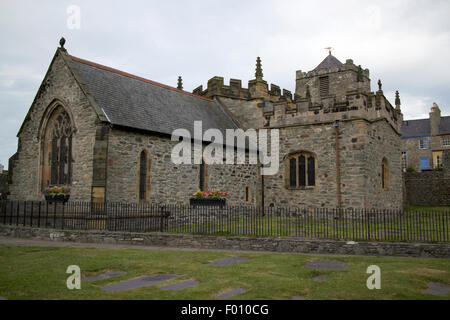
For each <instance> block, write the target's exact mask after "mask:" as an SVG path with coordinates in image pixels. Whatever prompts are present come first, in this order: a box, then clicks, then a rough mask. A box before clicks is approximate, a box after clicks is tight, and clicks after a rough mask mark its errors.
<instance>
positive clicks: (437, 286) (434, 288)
mask: <svg viewBox="0 0 450 320" xmlns="http://www.w3.org/2000/svg"><path fill="white" fill-rule="evenodd" d="M427 285H428V289H427V290H425V291H424V293H428V294H432V295H435V296H438V295H443V294H447V293H449V292H450V287H449V286H446V285H445V284H442V283H438V282H428V283H427Z"/></svg>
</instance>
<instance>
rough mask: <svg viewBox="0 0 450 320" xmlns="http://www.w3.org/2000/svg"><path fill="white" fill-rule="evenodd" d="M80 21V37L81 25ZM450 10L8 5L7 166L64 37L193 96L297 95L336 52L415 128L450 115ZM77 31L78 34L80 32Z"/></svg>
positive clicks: (3, 74)
mask: <svg viewBox="0 0 450 320" xmlns="http://www.w3.org/2000/svg"><path fill="white" fill-rule="evenodd" d="M71 5H76V6H78V8H79V9H80V25H79V26H80V28H79V29H77V28H73V27H74V26H75V27H76V24H75V23H76V20H73V17H74V12H73V11H71V12H69V13H68V8H69V7H70V6H71ZM449 15H450V1H449V0H443V1H437V0H432V1H430V0H424V1H405V0H402V1H400V0H389V1H279V0H278V1H261V0H258V1H248V0H239V1H233V0H226V1H213V0H208V1H195V0H190V1H181V0H179V1H170V0H164V1H161V0H158V1H134V0H130V1H124V0H121V1H76V0H74V1H61V0H53V1H49V0H39V1H35V0H33V1H24V0H14V1H13V0H10V1H5V0H0V44H1V45H0V111H1V116H0V164H3V165H5V166H7V163H8V158H9V157H10V156H11V155H13V154H14V152H15V151H16V149H17V138H16V135H17V132H18V130H19V128H20V126H21V124H22V122H23V119H24V117H25V115H26V113H27V111H28V109H29V108H30V105H31V103H32V101H33V99H34V96H35V95H36V93H37V90H38V88H39V85H40V83H41V81H42V80H43V77H44V75H45V72H46V71H47V68H48V66H49V64H50V62H51V59H52V57H53V55H54V53H55V50H56V48H57V46H58V42H59V39H60V37H61V36H64V37H65V38H66V40H67V42H66V46H65V47H66V48H67V50H68V52H69V53H70V54H71V55H74V56H77V57H80V58H84V59H87V60H91V61H94V62H97V63H100V64H104V65H107V66H110V67H113V68H116V69H120V70H123V71H126V72H129V73H133V74H136V75H139V76H142V77H144V78H148V79H151V80H155V81H158V82H162V83H164V84H168V85H172V86H176V83H177V78H178V76H179V75H181V76H182V77H183V83H184V89H185V90H187V91H192V90H193V89H194V88H196V87H197V86H199V85H201V84H202V85H203V86H204V87H205V86H206V83H207V80H208V79H210V78H211V77H213V76H223V77H224V78H225V83H226V84H228V82H229V79H230V78H236V79H242V81H243V85H244V84H245V86H247V81H248V80H250V79H253V78H254V73H255V60H256V57H257V56H260V57H261V60H262V67H263V73H264V79H265V80H267V81H268V82H269V83H275V84H278V85H279V86H281V87H282V88H285V89H288V90H291V92H294V91H295V71H296V70H303V71H309V70H312V69H314V68H315V67H316V66H317V65H318V64H319V63H320V62H321V61H322V60H323V59H324V58H325V57H326V55H327V52H326V50H324V48H325V47H328V46H331V47H333V48H334V51H333V55H334V56H336V57H337V58H338V59H339V60H340V61H341V62H345V60H346V59H353V61H354V63H355V64H356V65H359V64H361V65H362V67H363V68H368V69H369V70H370V77H371V79H372V90H376V89H377V88H376V82H377V81H378V79H381V81H382V82H383V90H384V93H385V96H386V97H387V98H388V99H389V100H390V101H391V103H393V102H394V92H395V90H399V92H400V97H401V101H402V112H403V115H404V118H405V119H418V118H426V117H428V112H429V110H430V108H431V105H432V103H433V102H436V103H437V104H438V105H439V107H440V108H441V111H442V114H443V115H450V66H449V60H450V22H449ZM69 26H70V27H71V28H69Z"/></svg>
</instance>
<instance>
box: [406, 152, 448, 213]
mask: <svg viewBox="0 0 450 320" xmlns="http://www.w3.org/2000/svg"><path fill="white" fill-rule="evenodd" d="M443 158H444V159H443V170H442V171H423V172H405V173H404V174H403V177H404V180H405V193H406V202H407V204H408V205H426V206H450V151H445V152H444V156H443Z"/></svg>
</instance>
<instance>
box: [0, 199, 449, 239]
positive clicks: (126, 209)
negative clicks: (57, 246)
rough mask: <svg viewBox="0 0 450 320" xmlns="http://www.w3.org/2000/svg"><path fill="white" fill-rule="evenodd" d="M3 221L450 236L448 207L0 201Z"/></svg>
mask: <svg viewBox="0 0 450 320" xmlns="http://www.w3.org/2000/svg"><path fill="white" fill-rule="evenodd" d="M0 223H3V224H8V225H20V226H30V227H38V228H57V229H72V230H109V231H129V232H168V233H191V234H207V235H227V236H250V237H286V238H297V239H330V240H347V241H410V242H449V241H450V234H449V229H448V227H449V224H450V212H449V211H443V210H441V211H420V212H419V211H401V210H350V209H347V210H342V209H340V210H338V209H323V208H319V209H311V208H273V207H269V208H265V209H264V210H262V209H261V208H256V207H252V206H225V207H211V206H189V205H160V204H132V203H112V202H109V203H104V204H103V203H101V204H96V203H91V202H77V201H71V202H68V203H66V204H62V203H47V202H37V201H8V200H7V201H0Z"/></svg>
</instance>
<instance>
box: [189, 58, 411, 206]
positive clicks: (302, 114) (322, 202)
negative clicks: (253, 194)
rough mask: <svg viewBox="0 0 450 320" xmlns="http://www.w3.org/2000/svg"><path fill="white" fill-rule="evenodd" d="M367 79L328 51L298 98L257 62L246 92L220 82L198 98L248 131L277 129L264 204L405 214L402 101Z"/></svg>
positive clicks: (299, 77) (301, 83)
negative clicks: (273, 169) (276, 152)
mask: <svg viewBox="0 0 450 320" xmlns="http://www.w3.org/2000/svg"><path fill="white" fill-rule="evenodd" d="M369 76H370V74H369V70H368V69H363V68H362V67H361V66H360V65H355V64H354V63H353V60H351V59H348V60H346V62H345V63H341V62H340V61H339V60H338V59H337V58H336V57H334V56H333V55H332V54H331V52H330V54H329V55H328V56H327V57H326V58H325V59H324V60H323V61H322V62H321V63H320V64H319V65H318V66H317V67H316V68H314V69H313V70H311V71H309V72H302V71H301V70H299V71H297V72H296V77H295V85H296V86H295V94H294V95H292V93H291V92H290V91H289V90H285V89H284V90H281V89H280V87H279V86H277V85H274V84H271V85H270V89H269V86H268V84H267V82H266V81H265V80H263V73H262V63H261V59H260V58H259V57H258V58H257V62H256V73H255V79H254V80H250V81H249V83H248V89H247V88H242V86H241V81H240V80H236V79H231V80H230V84H229V85H224V81H223V78H222V77H214V78H212V79H210V80H209V81H208V87H207V89H206V90H203V87H202V86H200V87H198V88H196V89H195V90H194V93H195V94H198V95H203V96H207V97H210V98H214V99H215V100H217V101H218V102H219V103H220V104H221V105H222V106H223V108H224V109H225V111H226V112H227V113H228V114H229V115H230V116H231V117H232V118H233V119H234V121H235V122H236V123H237V124H238V125H239V126H240V127H241V128H243V129H244V130H245V129H248V128H254V129H263V128H266V129H278V130H279V136H280V148H279V149H280V159H279V160H280V163H279V167H280V170H279V172H278V174H276V175H273V176H266V177H265V179H264V183H265V203H266V205H270V204H273V205H275V206H283V205H285V206H309V207H315V208H317V207H327V208H330V207H334V208H366V209H371V208H400V207H401V206H402V199H403V195H402V171H401V134H400V127H401V124H402V114H401V109H400V96H399V93H398V92H396V95H395V107H393V106H392V104H391V103H390V102H389V101H388V99H387V98H386V97H385V96H384V93H383V90H382V83H381V81H380V80H378V81H377V86H378V90H376V91H375V92H373V91H371V80H370V77H369ZM392 98H394V97H392Z"/></svg>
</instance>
